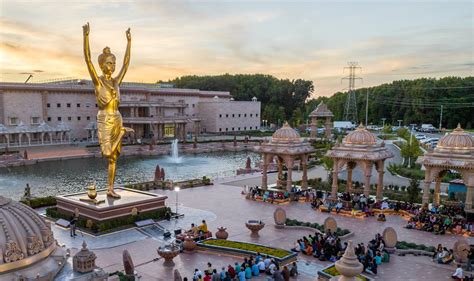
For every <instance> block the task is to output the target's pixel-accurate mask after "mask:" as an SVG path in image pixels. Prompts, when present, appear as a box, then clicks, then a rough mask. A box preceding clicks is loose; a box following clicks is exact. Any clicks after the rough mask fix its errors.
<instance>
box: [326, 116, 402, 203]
mask: <svg viewBox="0 0 474 281" xmlns="http://www.w3.org/2000/svg"><path fill="white" fill-rule="evenodd" d="M326 156H328V157H331V158H332V159H333V160H334V166H333V174H332V175H333V180H332V191H331V196H332V198H336V197H337V188H338V176H339V172H341V170H342V169H343V168H344V166H345V167H346V169H347V187H346V192H352V191H353V190H352V171H353V169H354V168H355V167H357V166H359V167H360V168H361V169H362V171H363V174H364V176H365V181H364V195H365V196H369V194H370V178H371V176H372V168H373V167H374V166H375V168H376V170H377V172H378V181H377V192H376V198H377V201H380V200H382V198H383V197H382V192H383V175H384V165H385V160H386V159H388V158H392V157H393V154H392V153H391V152H390V151H388V149H387V148H386V147H385V143H384V142H382V143H380V144H377V139H376V137H375V135H374V134H372V133H371V132H369V131H367V129H366V128H365V127H364V126H362V124H360V125H359V127H357V129H356V130H354V131H352V132H350V133H349V134H348V135H347V136H346V137H344V139H343V140H342V144H336V146H334V147H333V148H332V149H331V150H329V151H328V152H327V153H326Z"/></svg>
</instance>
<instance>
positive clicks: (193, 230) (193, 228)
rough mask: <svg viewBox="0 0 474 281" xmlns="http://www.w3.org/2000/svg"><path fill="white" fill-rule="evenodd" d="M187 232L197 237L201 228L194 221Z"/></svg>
mask: <svg viewBox="0 0 474 281" xmlns="http://www.w3.org/2000/svg"><path fill="white" fill-rule="evenodd" d="M186 233H187V234H188V235H191V236H194V237H197V236H199V228H198V227H197V226H196V225H195V224H194V223H192V224H191V229H190V230H188V231H186Z"/></svg>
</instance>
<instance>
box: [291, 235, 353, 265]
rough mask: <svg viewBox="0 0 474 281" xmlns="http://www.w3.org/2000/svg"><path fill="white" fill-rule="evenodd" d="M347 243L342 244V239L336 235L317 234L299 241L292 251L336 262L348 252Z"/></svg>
mask: <svg viewBox="0 0 474 281" xmlns="http://www.w3.org/2000/svg"><path fill="white" fill-rule="evenodd" d="M346 247H347V243H346V242H345V243H344V245H342V243H341V239H339V237H338V236H337V235H336V234H335V233H331V232H330V231H328V232H327V233H325V234H321V233H319V232H315V234H314V236H313V235H311V234H310V235H308V237H306V236H303V238H301V239H298V240H297V241H296V243H295V246H294V247H293V248H292V249H291V251H293V252H298V253H302V254H305V255H308V256H313V257H315V258H318V259H319V260H321V261H332V262H334V261H336V260H338V259H339V258H340V257H341V256H342V255H343V254H344V251H345V250H346Z"/></svg>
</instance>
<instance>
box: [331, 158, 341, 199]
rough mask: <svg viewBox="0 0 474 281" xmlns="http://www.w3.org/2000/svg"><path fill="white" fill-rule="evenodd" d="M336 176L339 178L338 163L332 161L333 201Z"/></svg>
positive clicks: (335, 191)
mask: <svg viewBox="0 0 474 281" xmlns="http://www.w3.org/2000/svg"><path fill="white" fill-rule="evenodd" d="M338 176H339V166H338V161H337V160H334V166H333V171H332V189H331V197H332V198H333V199H336V198H337V187H338V184H337V181H338Z"/></svg>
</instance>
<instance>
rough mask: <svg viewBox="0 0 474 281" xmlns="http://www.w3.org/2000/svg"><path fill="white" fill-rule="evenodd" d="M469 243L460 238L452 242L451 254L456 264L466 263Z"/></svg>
mask: <svg viewBox="0 0 474 281" xmlns="http://www.w3.org/2000/svg"><path fill="white" fill-rule="evenodd" d="M469 247H470V246H469V242H467V240H466V239H464V238H461V239H458V240H457V241H456V242H454V246H453V252H454V259H455V260H456V262H459V263H465V262H467V255H468V253H469Z"/></svg>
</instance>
